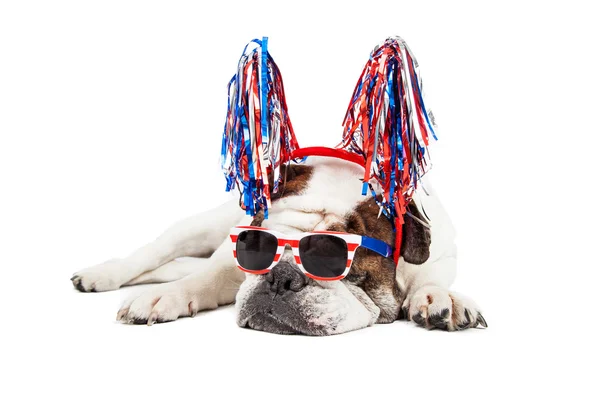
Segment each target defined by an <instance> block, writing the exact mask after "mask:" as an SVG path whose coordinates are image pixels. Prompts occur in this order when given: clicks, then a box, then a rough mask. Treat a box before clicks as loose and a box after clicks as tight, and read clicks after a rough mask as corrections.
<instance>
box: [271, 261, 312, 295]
mask: <svg viewBox="0 0 600 400" xmlns="http://www.w3.org/2000/svg"><path fill="white" fill-rule="evenodd" d="M265 279H266V280H267V282H269V284H270V285H271V291H272V292H277V293H278V294H283V293H284V292H285V291H287V290H292V291H294V292H299V291H300V290H302V289H303V288H304V286H306V285H308V277H307V276H306V275H304V274H303V273H302V272H301V271H300V270H299V269H298V268H296V267H295V266H293V265H291V264H290V263H289V262H287V261H282V262H280V263H279V264H277V265H276V266H274V267H273V269H272V270H270V271H269V272H268V273H267V275H266V276H265Z"/></svg>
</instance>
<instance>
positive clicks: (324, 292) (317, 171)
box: [236, 158, 429, 335]
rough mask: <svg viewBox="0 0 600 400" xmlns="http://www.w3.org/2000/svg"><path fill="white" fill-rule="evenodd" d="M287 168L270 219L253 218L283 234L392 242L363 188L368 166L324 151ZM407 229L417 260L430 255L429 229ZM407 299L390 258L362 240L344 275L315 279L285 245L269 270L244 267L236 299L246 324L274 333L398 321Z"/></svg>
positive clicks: (411, 256)
mask: <svg viewBox="0 0 600 400" xmlns="http://www.w3.org/2000/svg"><path fill="white" fill-rule="evenodd" d="M282 173H285V174H286V175H285V184H282V189H281V190H280V193H277V194H275V195H274V196H273V204H272V208H271V209H270V210H269V218H268V219H263V218H262V216H261V215H259V216H257V217H256V218H255V219H254V221H253V224H254V225H260V226H263V227H266V228H269V229H274V230H277V231H279V232H282V233H298V232H310V231H323V230H330V231H339V232H348V233H354V234H358V235H366V236H371V237H374V238H376V239H379V240H383V241H384V242H386V243H388V244H389V245H390V246H392V245H393V243H394V232H393V227H392V224H391V222H390V221H389V220H388V219H387V218H385V217H383V216H382V217H381V218H378V215H379V207H378V206H377V204H376V203H375V201H374V199H372V198H369V197H365V196H362V195H361V187H362V181H361V178H362V175H363V174H364V171H363V170H362V169H361V168H360V167H357V166H355V165H353V164H351V163H349V162H345V161H341V160H335V159H320V158H319V159H317V160H312V163H311V164H309V165H303V166H289V167H288V168H286V169H285V170H282ZM407 222H408V221H407ZM413 230H414V231H415V232H412V231H413ZM403 234H404V237H405V240H404V245H403V246H402V255H403V257H404V258H405V259H407V261H410V262H412V263H423V262H425V261H426V259H427V258H428V257H429V236H428V233H427V232H426V231H423V230H422V229H419V227H418V226H416V225H415V224H412V223H406V224H405V227H404V233H403ZM401 300H402V293H401V290H400V288H399V285H398V282H397V281H396V268H395V265H394V262H393V260H392V259H391V258H385V257H383V256H380V255H378V254H376V253H374V252H371V251H370V250H367V249H364V248H362V247H359V248H358V249H357V250H356V253H355V257H354V261H353V264H352V268H351V269H350V272H349V274H348V276H347V277H346V278H344V279H342V280H340V281H316V280H312V279H309V278H308V277H306V276H305V275H304V274H302V272H301V271H300V269H299V268H298V266H297V265H296V263H295V261H294V257H293V254H292V251H291V249H290V248H287V249H286V251H285V254H284V256H283V257H281V258H280V260H279V263H278V264H277V265H276V266H275V267H274V268H273V269H272V270H271V271H270V272H269V273H268V274H265V275H253V274H246V280H245V281H244V283H243V284H242V285H241V287H240V290H239V292H238V295H237V298H236V308H237V311H238V316H237V321H238V324H239V325H240V326H242V327H249V328H252V329H258V330H263V331H267V332H273V333H287V334H305V335H333V334H338V333H343V332H348V331H351V330H355V329H359V328H364V327H367V326H370V325H373V324H374V323H377V322H379V323H385V322H392V321H394V320H396V319H397V318H398V315H399V313H400V307H401Z"/></svg>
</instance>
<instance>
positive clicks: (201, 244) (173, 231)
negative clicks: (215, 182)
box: [71, 200, 243, 292]
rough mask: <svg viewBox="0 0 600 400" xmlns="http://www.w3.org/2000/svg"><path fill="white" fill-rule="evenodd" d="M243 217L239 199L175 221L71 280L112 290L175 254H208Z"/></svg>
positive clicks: (83, 288) (98, 289) (79, 286)
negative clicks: (135, 247) (125, 252)
mask: <svg viewBox="0 0 600 400" xmlns="http://www.w3.org/2000/svg"><path fill="white" fill-rule="evenodd" d="M242 217H243V212H242V211H241V210H240V207H239V205H238V201H237V200H233V201H230V202H227V203H225V204H223V205H221V206H219V207H218V208H216V209H214V210H210V211H208V212H205V213H202V214H198V215H195V216H193V217H190V218H187V219H184V220H183V221H180V222H178V223H176V224H175V225H173V226H172V227H171V228H170V229H168V230H167V231H166V232H165V233H163V234H162V235H160V236H159V237H158V238H157V239H156V240H155V241H154V242H151V243H149V244H147V245H145V246H143V247H142V248H140V249H138V250H137V251H135V252H134V253H133V254H131V255H130V256H129V257H126V258H123V259H115V260H110V261H107V262H105V263H102V264H99V265H96V266H93V267H90V268H86V269H84V270H81V271H79V272H76V273H75V274H74V275H73V277H72V278H71V280H72V282H73V285H74V286H75V287H76V288H77V289H78V290H80V291H82V292H102V291H106V290H114V289H118V288H119V287H121V286H123V285H124V284H126V283H128V282H130V281H132V280H133V279H134V278H137V277H138V276H140V275H141V274H143V273H145V272H148V271H152V270H155V269H156V268H158V267H160V266H161V265H164V264H166V263H168V262H170V261H172V260H174V259H176V258H178V257H185V256H204V257H208V256H210V255H211V254H212V253H213V252H214V251H215V249H216V248H217V247H218V246H219V245H220V244H221V243H222V242H223V240H224V239H225V238H226V237H227V235H228V233H229V229H230V228H231V227H232V226H234V225H235V224H236V223H238V222H239V221H240V219H241V218H242ZM134 282H135V281H134Z"/></svg>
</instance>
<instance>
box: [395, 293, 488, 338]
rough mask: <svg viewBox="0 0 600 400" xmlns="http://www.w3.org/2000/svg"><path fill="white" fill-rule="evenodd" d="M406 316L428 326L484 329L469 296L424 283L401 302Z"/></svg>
mask: <svg viewBox="0 0 600 400" xmlns="http://www.w3.org/2000/svg"><path fill="white" fill-rule="evenodd" d="M402 309H403V311H404V315H405V316H406V318H407V319H409V320H412V321H414V322H415V323H416V324H418V325H420V326H422V327H424V328H427V329H433V328H438V329H443V330H447V331H456V330H462V329H467V328H475V327H477V326H478V325H481V326H483V327H485V328H487V322H486V321H485V319H484V318H483V316H482V315H481V312H480V311H479V308H478V307H477V305H476V304H475V303H474V302H473V301H472V300H471V299H469V298H467V297H465V296H462V295H460V294H457V293H454V292H450V291H448V290H446V289H443V288H440V287H437V286H424V287H422V288H420V289H419V290H417V291H416V292H415V293H414V294H413V295H412V296H410V297H408V298H407V299H406V300H405V301H404V304H403V305H402Z"/></svg>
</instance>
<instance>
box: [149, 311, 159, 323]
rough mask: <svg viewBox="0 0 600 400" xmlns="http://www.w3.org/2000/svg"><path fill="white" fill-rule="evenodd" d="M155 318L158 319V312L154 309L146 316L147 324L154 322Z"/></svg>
mask: <svg viewBox="0 0 600 400" xmlns="http://www.w3.org/2000/svg"><path fill="white" fill-rule="evenodd" d="M157 319H158V313H157V312H156V311H155V312H153V313H151V314H150V316H149V317H148V326H152V325H154V323H155V322H156V320H157Z"/></svg>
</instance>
